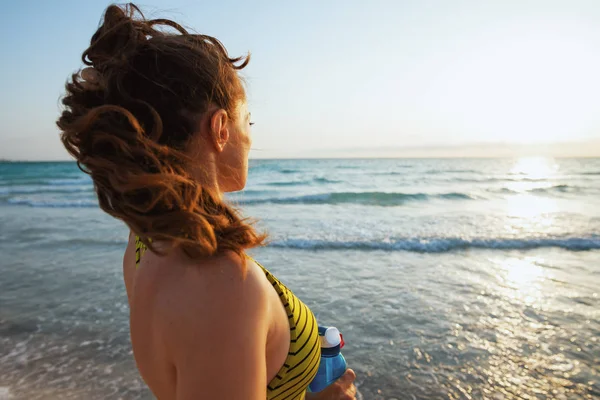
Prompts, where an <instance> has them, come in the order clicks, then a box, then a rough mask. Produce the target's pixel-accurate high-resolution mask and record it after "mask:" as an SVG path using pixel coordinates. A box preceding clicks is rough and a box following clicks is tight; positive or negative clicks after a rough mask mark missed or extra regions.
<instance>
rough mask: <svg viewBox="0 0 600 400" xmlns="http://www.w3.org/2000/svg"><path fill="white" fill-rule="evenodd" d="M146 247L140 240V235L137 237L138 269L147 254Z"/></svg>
mask: <svg viewBox="0 0 600 400" xmlns="http://www.w3.org/2000/svg"><path fill="white" fill-rule="evenodd" d="M146 249H147V247H146V245H145V244H144V243H143V242H142V241H141V240H140V237H139V236H138V235H135V268H136V269H138V267H139V266H140V260H141V259H142V256H143V255H144V253H145V252H146Z"/></svg>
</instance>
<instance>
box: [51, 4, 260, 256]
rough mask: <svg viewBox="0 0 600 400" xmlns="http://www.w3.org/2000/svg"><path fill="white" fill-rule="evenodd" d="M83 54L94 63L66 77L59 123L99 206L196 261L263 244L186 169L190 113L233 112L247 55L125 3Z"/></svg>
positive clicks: (110, 12) (113, 9)
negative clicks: (233, 53)
mask: <svg viewBox="0 0 600 400" xmlns="http://www.w3.org/2000/svg"><path fill="white" fill-rule="evenodd" d="M82 59H83V63H84V64H85V65H87V66H89V67H91V68H86V69H84V70H83V71H80V72H78V73H76V74H73V75H72V78H71V80H70V81H69V82H67V85H66V94H65V96H64V98H63V100H62V103H63V105H64V111H63V112H62V115H61V116H60V118H59V119H58V121H57V125H58V127H59V128H60V130H61V140H62V142H63V144H64V146H65V147H66V149H67V151H68V152H69V153H70V154H71V155H72V156H73V157H75V159H76V160H77V165H78V166H79V168H80V169H81V170H82V171H84V172H85V173H87V174H89V175H90V176H91V178H92V180H93V182H94V187H95V190H96V193H97V195H98V200H99V205H100V207H101V208H102V210H104V211H105V212H107V213H108V214H110V215H112V216H113V217H116V218H118V219H121V220H122V221H124V222H125V223H126V224H127V225H128V226H129V228H130V229H131V230H132V231H133V232H135V233H136V234H137V235H139V236H140V238H141V240H142V241H143V242H144V243H145V244H146V245H147V246H148V247H149V248H151V249H153V250H154V251H157V250H156V249H155V248H154V247H153V245H152V243H153V242H154V241H159V240H160V241H166V242H167V243H169V244H171V245H172V246H179V247H181V248H182V249H183V251H185V252H186V254H188V256H190V257H192V258H199V257H204V256H210V255H215V254H219V253H222V252H223V251H234V252H236V253H238V254H240V255H241V254H242V253H243V251H244V249H248V248H251V247H255V246H258V245H261V244H262V243H263V241H264V239H265V237H264V235H261V234H258V233H257V232H256V231H255V230H254V228H253V227H252V226H251V225H250V224H249V223H248V222H247V221H245V220H244V219H242V218H241V217H240V216H239V215H238V213H237V212H236V210H235V209H234V208H232V207H231V206H230V205H228V204H226V203H225V202H224V201H223V200H221V198H220V196H219V195H218V194H217V193H214V192H212V191H211V190H209V189H207V188H205V187H202V186H201V185H200V184H199V182H197V181H196V180H194V179H193V177H192V176H191V175H190V174H189V173H188V171H189V163H190V158H189V157H188V156H187V155H186V152H185V149H186V146H187V145H188V143H189V142H190V139H191V137H192V135H193V133H194V132H196V131H197V126H196V123H195V122H194V118H193V116H198V115H201V114H203V113H205V112H206V111H207V110H208V108H209V106H210V105H216V106H217V107H219V108H223V109H225V110H227V111H228V114H229V115H230V117H234V116H235V115H236V113H235V112H233V111H234V110H235V108H236V107H237V104H238V102H239V101H240V100H243V99H244V98H245V91H244V88H243V85H242V82H241V80H240V78H239V76H238V73H237V71H238V70H240V69H242V68H244V67H245V66H246V65H247V64H248V61H249V55H248V56H246V57H239V58H230V57H229V56H228V54H227V50H226V49H225V47H224V46H223V45H222V44H221V43H220V42H219V41H218V40H217V39H215V38H213V37H210V36H205V35H196V34H190V33H188V32H187V31H186V30H185V29H184V28H183V27H181V26H180V25H179V24H177V23H175V22H173V21H170V20H167V19H151V20H150V19H146V18H145V17H144V16H143V14H142V13H141V11H140V10H139V8H137V7H136V6H135V5H133V4H128V5H125V6H122V7H119V6H116V5H111V6H109V7H108V8H107V9H106V12H105V14H104V18H103V21H102V23H101V25H100V27H99V28H98V30H97V31H96V33H95V34H94V35H93V36H92V39H91V44H90V47H89V48H88V49H87V50H85V52H84V53H83V57H82ZM86 70H88V71H86ZM86 72H87V76H88V77H86ZM90 76H91V78H90Z"/></svg>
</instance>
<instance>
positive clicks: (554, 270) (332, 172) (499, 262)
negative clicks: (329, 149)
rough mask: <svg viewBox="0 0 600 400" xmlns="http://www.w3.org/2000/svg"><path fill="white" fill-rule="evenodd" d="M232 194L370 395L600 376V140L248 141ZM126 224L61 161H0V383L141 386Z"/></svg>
mask: <svg viewBox="0 0 600 400" xmlns="http://www.w3.org/2000/svg"><path fill="white" fill-rule="evenodd" d="M229 198H230V200H231V201H232V202H234V203H236V204H237V205H238V206H239V207H240V208H241V209H242V210H243V212H244V213H245V214H246V215H249V216H253V217H256V218H258V219H259V224H260V226H261V227H262V228H265V229H267V230H268V231H269V233H270V244H269V246H268V247H266V248H262V249H256V250H254V251H253V255H254V256H255V257H256V258H257V259H258V260H259V261H261V262H262V263H264V264H265V265H266V266H268V268H269V269H270V270H272V272H274V273H275V274H276V275H277V276H278V277H279V278H280V279H281V280H283V281H284V282H285V283H286V284H288V286H290V287H291V288H292V289H293V290H294V291H295V292H296V294H297V295H299V296H300V297H301V298H302V299H303V300H304V301H305V302H306V303H307V304H308V305H309V306H310V307H311V308H312V309H313V310H314V312H315V314H316V315H317V317H318V319H319V321H320V323H322V324H327V325H335V326H337V327H339V328H340V330H341V331H342V333H343V334H344V338H345V340H346V342H347V346H346V348H345V349H344V350H345V351H344V354H345V356H346V358H347V360H348V364H349V366H351V367H353V368H354V369H355V370H356V371H357V374H358V381H357V382H358V384H359V385H360V389H361V392H362V393H363V395H364V397H365V399H392V398H396V399H400V398H402V399H404V398H406V399H459V398H461V399H462V398H464V399H470V398H473V399H477V398H484V397H485V398H493V399H511V398H556V399H578V398H581V399H586V398H595V397H598V396H600V377H599V374H600V367H599V366H600V343H599V342H598V340H599V339H598V337H599V336H600V159H493V160H487V159H468V160H467V159H451V160H450V159H442V160H416V159H398V160H269V161H266V160H265V161H258V160H255V161H252V162H251V169H250V178H249V183H248V187H247V190H245V191H244V192H241V193H236V194H232V195H230V196H229ZM126 237H127V231H126V229H125V228H124V226H122V224H121V223H119V222H118V221H115V220H112V219H111V218H110V217H108V216H106V215H104V214H103V213H102V212H101V211H100V210H99V209H98V208H97V203H96V200H95V198H94V192H93V188H92V185H91V181H90V180H89V178H88V177H87V176H85V175H84V174H82V173H81V172H79V171H78V169H77V168H76V166H75V164H74V163H3V164H0V251H1V254H2V261H1V262H0V274H1V275H0V276H1V277H2V278H1V279H0V398H2V396H11V398H13V399H37V398H39V399H53V398H56V399H59V398H60V399H70V398H73V399H80V398H86V399H94V398H123V399H149V398H152V396H151V394H150V393H149V391H148V390H147V389H146V388H145V386H144V384H143V382H142V381H141V380H140V379H139V377H138V375H137V372H136V370H135V365H134V362H133V359H132V355H131V351H130V344H129V338H128V325H127V324H128V311H127V302H126V298H125V292H124V287H123V284H122V279H121V265H120V263H121V258H122V252H123V249H124V246H125V243H126Z"/></svg>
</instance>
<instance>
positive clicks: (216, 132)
mask: <svg viewBox="0 0 600 400" xmlns="http://www.w3.org/2000/svg"><path fill="white" fill-rule="evenodd" d="M228 121H229V117H228V115H227V111H225V110H224V109H222V108H221V109H219V110H217V111H215V112H214V113H213V115H212V117H211V118H210V137H211V139H212V143H213V145H214V146H215V149H216V150H217V151H218V152H222V151H223V149H224V148H225V145H226V144H227V142H228V141H229V127H228V124H227V122H228Z"/></svg>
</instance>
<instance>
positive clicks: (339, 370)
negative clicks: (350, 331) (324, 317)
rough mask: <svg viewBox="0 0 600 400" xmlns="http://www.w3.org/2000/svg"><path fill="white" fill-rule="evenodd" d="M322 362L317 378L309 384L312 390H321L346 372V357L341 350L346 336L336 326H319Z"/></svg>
mask: <svg viewBox="0 0 600 400" xmlns="http://www.w3.org/2000/svg"><path fill="white" fill-rule="evenodd" d="M319 338H320V339H321V362H320V364H319V370H318V371H317V375H316V376H315V379H313V381H312V382H311V383H310V385H308V388H309V389H310V391H311V392H320V391H321V390H323V389H325V388H326V387H327V386H329V385H331V384H332V383H333V382H335V381H336V380H338V379H339V378H340V377H341V376H342V375H343V374H344V372H346V359H345V358H344V356H343V355H342V353H341V352H340V350H341V349H342V347H344V338H343V337H342V334H341V333H340V331H338V330H337V328H335V327H333V326H332V327H328V328H326V327H323V326H319Z"/></svg>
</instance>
